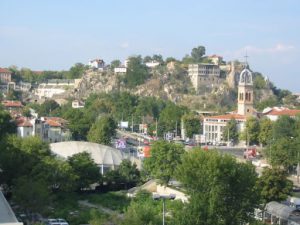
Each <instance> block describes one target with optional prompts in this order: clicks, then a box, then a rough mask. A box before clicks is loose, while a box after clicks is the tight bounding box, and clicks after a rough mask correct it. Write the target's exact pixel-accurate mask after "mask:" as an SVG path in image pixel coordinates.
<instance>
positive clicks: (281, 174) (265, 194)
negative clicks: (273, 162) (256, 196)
mask: <svg viewBox="0 0 300 225" xmlns="http://www.w3.org/2000/svg"><path fill="white" fill-rule="evenodd" d="M257 189H258V191H259V192H260V195H261V200H262V202H263V204H264V205H265V204H267V203H268V202H271V201H278V202H281V201H284V200H286V199H287V197H288V196H289V195H290V194H291V193H292V190H293V183H292V181H290V180H288V179H287V174H286V172H285V171H284V170H282V169H280V168H278V167H275V168H272V169H269V168H265V169H264V171H263V172H262V175H261V176H260V177H259V178H258V181H257Z"/></svg>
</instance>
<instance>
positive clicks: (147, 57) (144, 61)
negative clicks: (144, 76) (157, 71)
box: [143, 55, 152, 64]
mask: <svg viewBox="0 0 300 225" xmlns="http://www.w3.org/2000/svg"><path fill="white" fill-rule="evenodd" d="M151 61H152V57H151V56H149V55H146V56H145V57H144V59H143V63H145V64H146V63H148V62H151Z"/></svg>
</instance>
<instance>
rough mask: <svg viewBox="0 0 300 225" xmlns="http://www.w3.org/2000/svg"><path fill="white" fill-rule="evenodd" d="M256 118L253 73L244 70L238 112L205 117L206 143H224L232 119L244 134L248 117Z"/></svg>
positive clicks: (239, 88) (241, 75)
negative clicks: (226, 129) (227, 127)
mask: <svg viewBox="0 0 300 225" xmlns="http://www.w3.org/2000/svg"><path fill="white" fill-rule="evenodd" d="M250 116H256V111H255V110H254V108H253V82H252V73H251V71H250V70H249V69H247V68H246V69H244V70H243V71H242V72H241V74H240V79H239V86H238V109H237V112H234V113H231V114H226V115H219V116H210V117H204V120H203V134H204V136H205V139H206V142H212V143H219V142H224V139H227V138H225V137H224V135H228V134H223V131H224V127H225V126H226V125H227V123H228V122H229V121H230V120H231V119H235V120H236V122H237V130H238V131H239V132H242V131H243V130H244V128H245V123H246V120H247V117H250Z"/></svg>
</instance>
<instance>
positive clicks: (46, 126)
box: [16, 117, 71, 143]
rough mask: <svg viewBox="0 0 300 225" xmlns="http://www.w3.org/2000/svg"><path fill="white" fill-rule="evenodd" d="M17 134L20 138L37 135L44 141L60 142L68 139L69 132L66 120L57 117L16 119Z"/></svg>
mask: <svg viewBox="0 0 300 225" xmlns="http://www.w3.org/2000/svg"><path fill="white" fill-rule="evenodd" d="M16 124H17V135H18V136H19V137H22V138H26V137H29V136H38V137H40V138H41V139H42V140H43V141H46V142H50V143H52V142H61V141H68V140H70V137H71V133H70V131H69V129H67V127H66V124H67V121H66V120H64V119H62V118H59V117H42V118H41V119H38V118H27V117H18V118H17V119H16Z"/></svg>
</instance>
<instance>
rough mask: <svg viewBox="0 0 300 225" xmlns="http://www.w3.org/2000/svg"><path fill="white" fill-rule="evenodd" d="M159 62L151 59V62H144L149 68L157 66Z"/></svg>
mask: <svg viewBox="0 0 300 225" xmlns="http://www.w3.org/2000/svg"><path fill="white" fill-rule="evenodd" d="M159 64H160V63H159V62H157V61H151V62H147V63H146V66H147V67H149V68H154V67H157V66H158V65H159Z"/></svg>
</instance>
